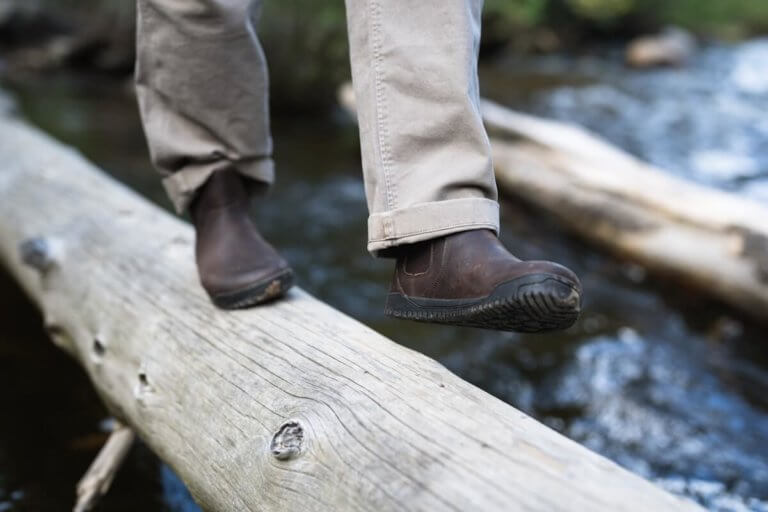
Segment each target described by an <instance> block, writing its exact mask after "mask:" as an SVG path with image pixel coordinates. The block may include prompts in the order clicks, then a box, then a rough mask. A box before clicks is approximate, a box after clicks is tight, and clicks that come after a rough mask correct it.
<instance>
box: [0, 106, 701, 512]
mask: <svg viewBox="0 0 768 512" xmlns="http://www.w3.org/2000/svg"><path fill="white" fill-rule="evenodd" d="M0 162H2V163H1V164H0V166H1V168H2V170H1V171H0V262H1V263H2V265H3V266H4V267H5V268H6V269H7V270H8V271H9V272H10V273H11V274H12V275H13V276H15V278H16V279H17V280H18V281H19V282H20V283H21V285H22V287H23V288H24V290H25V291H26V292H27V293H28V294H29V296H30V297H31V298H32V300H33V301H34V302H35V303H36V304H37V305H38V306H39V307H40V309H41V310H42V312H43V317H44V322H45V327H46V329H47V330H48V332H49V333H50V335H51V337H52V338H53V340H54V342H55V343H56V344H57V345H59V346H60V347H61V348H63V349H65V350H67V351H68V352H69V353H70V354H72V356H74V357H75V358H76V360H77V361H78V362H79V363H80V364H81V365H82V366H83V368H84V369H85V371H86V372H87V373H88V375H89V376H90V378H91V380H92V381H93V384H94V386H95V387H96V389H97V391H98V392H99V394H100V396H101V397H102V398H103V400H104V402H105V404H106V405H107V407H108V408H109V409H110V411H111V412H112V413H113V414H114V415H115V417H116V418H118V420H119V421H121V422H122V423H124V424H125V425H127V426H129V427H130V428H131V429H132V430H134V431H135V432H136V434H137V435H138V436H140V437H141V438H142V439H143V440H144V441H145V442H146V443H147V444H148V445H149V446H150V447H151V448H152V449H153V450H154V451H155V452H156V453H157V454H158V455H159V456H160V457H161V458H162V459H163V460H164V461H166V462H167V463H168V464H169V465H170V466H171V467H172V468H173V469H174V470H175V471H176V472H177V473H178V474H179V476H180V477H181V478H182V480H183V481H184V482H185V483H186V484H187V486H188V487H189V489H190V491H191V492H192V495H193V496H194V497H195V499H196V500H197V501H198V502H199V503H200V504H201V505H202V507H203V508H204V509H206V510H210V511H243V510H253V511H256V510H270V511H282V510H294V511H295V510H301V511H313V510H318V511H320V510H322V511H330V510H333V511H336V510H344V511H346V510H370V511H389V510H391V511H406V510H422V511H443V510H446V511H448V510H451V511H470V510H483V511H497V510H498V511H507V510H518V511H547V512H557V511H562V512H565V511H573V510H590V511H595V512H600V511H605V512H608V511H610V512H616V511H636V512H647V511H649V510H653V511H656V510H664V511H694V510H700V508H699V507H698V506H696V505H694V504H693V503H691V502H688V501H685V500H683V499H681V498H677V497H674V496H672V495H670V494H667V493H666V492H664V491H662V490H661V489H659V488H657V487H655V486H654V485H652V484H651V483H649V482H647V481H646V480H643V479H642V478H640V477H638V476H636V475H633V474H631V473H629V472H628V471H626V470H624V469H622V468H620V467H619V466H618V465H616V464H614V463H612V462H610V461H608V460H607V459H605V458H603V457H601V456H599V455H597V454H595V453H592V452H590V451H589V450H587V449H586V448H584V447H582V446H580V445H578V444H577V443H575V442H573V441H570V440H568V439H566V438H565V437H563V436H561V435H559V434H557V433H556V432H554V431H553V430H550V429H549V428H547V427H545V426H543V425H541V424H539V423H537V422H536V421H535V420H533V419H531V418H529V417H528V416H526V415H525V414H523V413H521V412H519V411H517V410H515V409H514V408H512V407H511V406H509V405H507V404H505V403H503V402H501V401H500V400H498V399H496V398H494V397H492V396H490V395H488V394H487V393H485V392H483V391H481V390H479V389H477V388H475V387H474V386H472V385H470V384H468V383H466V382H464V381H462V380H461V379H459V378H458V377H456V376H455V375H453V374H452V373H450V372H449V371H448V370H446V369H445V368H444V367H442V366H441V365H439V364H438V363H436V362H435V361H433V360H431V359H429V358H427V357H425V356H423V355H421V354H418V353H416V352H414V351H411V350H409V349H406V348H404V347H402V346H399V345H397V344H396V343H394V342H392V341H390V340H389V339H386V338H385V337H383V336H381V335H379V334H377V333H376V332H374V331H373V330H371V329H369V328H368V327H366V326H364V325H362V324H360V323H359V322H357V321H355V320H353V319H351V318H349V317H347V316H345V315H344V314H342V313H340V312H338V311H336V310H334V309H333V308H331V307H329V306H327V305H325V304H323V303H322V302H320V301H318V300H317V299H314V298H312V297H311V296H310V295H308V294H307V293H306V292H304V291H302V290H300V289H296V290H294V291H292V292H291V293H290V294H289V295H288V297H287V298H286V299H285V300H282V301H278V302H276V303H274V304H271V305H267V306H264V307H259V308H255V309H251V310H247V311H238V312H222V311H218V310H216V309H215V308H214V307H213V306H212V305H211V304H210V303H209V301H208V300H207V299H206V297H205V296H204V294H203V293H202V291H201V289H200V287H199V286H198V284H197V278H196V272H195V268H194V263H193V256H192V244H193V232H192V229H191V228H190V227H189V225H187V224H186V223H184V222H182V221H181V220H179V219H177V218H175V217H173V216H171V215H169V214H167V213H165V212H164V211H162V210H161V209H160V208H158V207H156V206H153V205H151V204H150V203H148V202H147V201H146V200H144V199H142V198H140V197H139V196H138V195H137V194H136V193H134V192H132V191H130V190H128V189H127V188H126V187H124V186H122V185H120V184H118V183H116V182H115V181H114V180H112V179H110V178H108V177H107V176H106V175H104V174H103V173H101V172H100V171H99V170H98V169H96V168H94V167H93V166H92V165H90V164H88V163H87V162H86V161H84V160H83V158H82V157H81V156H79V155H78V154H77V153H76V152H74V151H72V150H70V149H68V148H66V147H64V146H62V145H60V144H59V143H57V142H55V141H53V140H51V139H50V138H48V137H47V136H45V135H43V134H41V133H39V132H38V131H36V130H34V129H32V128H30V127H28V126H26V125H25V124H24V123H23V122H20V121H18V120H15V119H12V118H9V117H8V116H0Z"/></svg>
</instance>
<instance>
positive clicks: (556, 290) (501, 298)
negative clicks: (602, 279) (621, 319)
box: [384, 274, 581, 332]
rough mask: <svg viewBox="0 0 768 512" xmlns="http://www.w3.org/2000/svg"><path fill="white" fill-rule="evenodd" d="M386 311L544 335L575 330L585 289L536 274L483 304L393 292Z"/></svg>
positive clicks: (501, 288) (511, 284) (496, 291)
mask: <svg viewBox="0 0 768 512" xmlns="http://www.w3.org/2000/svg"><path fill="white" fill-rule="evenodd" d="M384 312H385V314H387V315H388V316H392V317H395V318H403V319H408V320H416V321H418V322H431V323H440V324H449V325H457V326H464V327H479V328H483V329H495V330H500V331H515V332H544V331H552V330H558V329H567V328H568V327H570V326H571V325H573V323H574V322H575V321H576V319H578V318H579V313H580V312H581V289H580V287H579V285H578V284H577V283H574V282H572V281H570V280H568V279H566V278H564V277H562V276H559V275H555V274H531V275H527V276H523V277H520V278H517V279H514V280H512V281H508V282H506V283H502V284H500V285H499V286H497V287H496V288H495V289H494V291H493V293H491V294H490V295H488V296H487V297H482V298H479V299H427V298H418V297H409V296H406V295H403V294H401V293H397V292H391V293H390V294H389V295H388V296H387V305H386V307H385V310H384Z"/></svg>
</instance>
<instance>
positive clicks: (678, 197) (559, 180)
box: [339, 85, 768, 322]
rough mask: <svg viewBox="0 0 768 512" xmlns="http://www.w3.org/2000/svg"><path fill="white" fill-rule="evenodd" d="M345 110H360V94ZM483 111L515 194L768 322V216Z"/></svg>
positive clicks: (495, 111)
mask: <svg viewBox="0 0 768 512" xmlns="http://www.w3.org/2000/svg"><path fill="white" fill-rule="evenodd" d="M339 101H340V103H341V104H342V106H344V107H345V108H347V109H348V110H350V111H353V110H354V108H355V100H354V92H353V91H352V88H351V86H349V85H347V86H344V87H342V88H341V90H340V92H339ZM481 108H482V115H483V120H484V122H485V124H486V126H487V127H488V130H489V133H490V134H491V137H490V138H491V147H492V150H493V160H494V168H495V171H496V181H497V182H498V185H499V188H500V190H501V191H502V192H503V193H504V194H505V195H508V196H512V197H517V198H520V199H521V200H524V201H526V202H528V203H531V204H533V205H534V206H536V207H538V208H541V209H543V210H546V211H547V212H550V213H552V214H553V215H555V216H556V217H557V218H559V219H560V220H561V221H562V222H563V224H564V225H565V226H567V227H568V228H570V229H571V230H573V231H574V232H576V233H578V234H579V235H581V236H583V237H584V238H587V239H589V240H592V241H594V242H597V243H599V244H601V245H602V246H604V247H606V248H608V249H610V250H612V251H615V252H617V253H620V254H621V255H622V256H624V257H627V258H630V259H632V260H634V261H636V262H638V263H640V264H642V265H643V266H645V267H647V268H648V269H649V270H651V271H653V272H656V273H658V274H662V275H668V276H671V277H673V278H675V279H678V280H680V281H683V282H686V283H688V284H691V285H693V286H695V287H696V288H698V289H699V290H701V291H702V292H704V293H707V294H709V295H711V296H714V297H716V298H718V299H720V300H723V301H725V302H726V303H728V304H730V305H731V306H733V307H736V308H738V309H740V310H741V311H744V312H746V313H748V314H750V315H751V316H753V317H755V318H756V319H758V320H760V321H763V322H768V313H766V312H768V207H766V206H764V205H761V204H759V203H757V202H755V201H751V200H749V199H747V198H744V197H739V196H737V195H734V194H730V193H727V192H723V191H720V190H716V189H713V188H710V187H705V186H702V185H697V184H695V183H692V182H689V181H685V180H682V179H679V178H676V177H675V176H673V175H671V174H669V173H666V172H664V171H662V170H660V169H657V168H654V167H653V166H651V165H649V164H647V163H644V162H642V161H640V160H639V159H637V158H635V157H633V156H631V155H629V154H627V153H625V152H624V151H622V150H620V149H618V148H616V147H614V146H612V145H610V144H608V143H607V142H605V141H603V140H601V139H600V138H599V137H597V136H595V135H593V134H591V133H589V132H588V131H587V130H586V129H583V128H580V127H578V126H575V125H570V124H565V123H562V122H557V121H551V120H547V119H542V118H538V117H535V116H531V115H527V114H522V113H519V112H515V111H513V110H511V109H508V108H505V107H502V106H500V105H497V104H495V103H493V102H491V101H488V100H483V101H482V105H481Z"/></svg>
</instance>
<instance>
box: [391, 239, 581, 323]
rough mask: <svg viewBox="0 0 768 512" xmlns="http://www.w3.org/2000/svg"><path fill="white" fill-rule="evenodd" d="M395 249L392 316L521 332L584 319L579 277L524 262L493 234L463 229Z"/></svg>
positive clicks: (559, 267)
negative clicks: (580, 316)
mask: <svg viewBox="0 0 768 512" xmlns="http://www.w3.org/2000/svg"><path fill="white" fill-rule="evenodd" d="M396 254H397V264H396V266H395V276H394V278H393V280H392V288H391V290H390V293H389V296H388V297H387V305H386V311H385V312H386V314H387V315H390V316H394V317H397V318H407V319H411V320H418V321H422V322H436V323H442V324H451V325H461V326H470V327H483V328H486V329H498V330H503V331H519V332H541V331H547V330H554V329H565V328H567V327H570V326H571V325H573V323H574V322H575V321H576V319H577V318H578V316H579V312H580V308H581V284H580V283H579V279H578V277H576V274H574V273H573V272H571V271H570V270H568V269H567V268H565V267H563V266H562V265H558V264H557V263H550V262H548V261H520V260H519V259H517V258H516V257H514V256H513V255H512V254H510V253H509V251H507V250H506V249H505V248H504V246H503V245H502V244H501V242H500V241H499V239H498V238H497V237H496V235H495V234H494V233H493V232H492V231H489V230H485V229H480V230H474V231H463V232H460V233H455V234H452V235H448V236H445V237H442V238H437V239H434V240H428V241H425V242H419V243H416V244H412V245H406V246H402V247H401V248H399V250H398V251H397V253H396Z"/></svg>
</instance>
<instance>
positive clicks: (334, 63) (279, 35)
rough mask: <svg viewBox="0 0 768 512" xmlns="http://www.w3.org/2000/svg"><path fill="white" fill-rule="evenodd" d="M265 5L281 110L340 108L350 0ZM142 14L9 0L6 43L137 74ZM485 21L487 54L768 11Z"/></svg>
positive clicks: (574, 6)
mask: <svg viewBox="0 0 768 512" xmlns="http://www.w3.org/2000/svg"><path fill="white" fill-rule="evenodd" d="M262 11H263V12H262V17H261V22H260V23H259V33H260V36H261V39H262V42H263V44H264V47H265V50H266V52H267V55H268V56H269V62H270V68H271V76H272V84H273V88H272V89H273V103H274V107H275V108H276V109H279V110H307V109H316V108H325V107H328V106H330V105H332V104H333V101H334V95H335V91H336V86H337V85H338V84H339V83H340V82H342V81H343V80H346V79H347V78H348V75H349V65H348V58H347V41H346V26H345V12H344V2H343V0H313V1H311V2H307V1H306V0H272V1H270V0H267V1H265V2H264V3H263V10H262ZM134 15H135V14H134V2H132V1H127V0H4V1H2V2H0V34H2V38H1V40H0V45H3V46H4V47H6V48H7V47H8V46H9V45H10V46H19V45H25V44H30V43H38V44H40V43H46V42H47V43H48V46H47V47H46V49H47V51H48V54H45V53H41V54H40V55H38V59H37V61H39V62H40V65H41V66H46V65H51V62H53V63H56V62H61V61H66V63H67V64H72V63H73V62H74V63H76V64H81V65H87V66H93V67H96V68H99V69H102V70H106V71H110V72H121V73H128V72H130V67H131V63H132V60H133V33H134ZM484 18H485V19H484V28H483V45H482V53H483V56H488V55H492V54H494V53H495V52H498V51H502V50H510V49H511V50H512V51H522V52H531V51H533V52H547V51H555V50H557V51H578V50H579V48H581V47H583V46H585V45H589V44H591V43H593V42H595V41H600V40H605V39H611V40H615V39H626V38H630V37H633V36H636V35H638V34H642V33H648V32H653V31H658V30H660V29H661V28H663V27H665V26H667V25H670V24H674V25H679V26H681V27H683V28H686V29H688V30H691V31H693V32H694V33H696V34H697V35H699V36H702V37H716V38H719V39H739V38H744V37H748V36H750V35H752V34H754V33H757V32H762V31H765V30H766V29H768V8H766V5H765V3H764V2H762V1H758V2H755V1H753V0H728V1H723V0H675V1H667V0H486V2H485V10H484ZM54 36H55V37H54ZM67 37H70V39H69V40H68V39H66V38H67ZM25 57H26V60H25V62H27V63H28V62H36V60H35V59H34V58H32V59H30V58H29V55H25Z"/></svg>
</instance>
